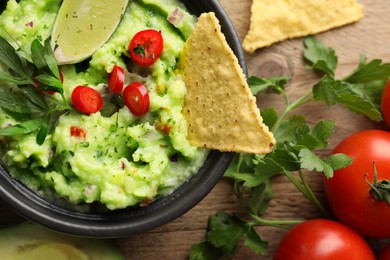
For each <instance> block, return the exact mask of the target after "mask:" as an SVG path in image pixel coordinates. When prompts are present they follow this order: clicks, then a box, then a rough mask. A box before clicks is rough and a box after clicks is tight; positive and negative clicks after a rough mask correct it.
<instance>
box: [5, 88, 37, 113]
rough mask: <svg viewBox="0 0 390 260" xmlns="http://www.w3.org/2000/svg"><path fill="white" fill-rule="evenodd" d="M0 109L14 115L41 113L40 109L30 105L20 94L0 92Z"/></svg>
mask: <svg viewBox="0 0 390 260" xmlns="http://www.w3.org/2000/svg"><path fill="white" fill-rule="evenodd" d="M0 107H1V108H4V109H5V110H9V111H11V112H15V113H21V114H32V113H40V112H43V111H42V109H41V108H40V107H38V106H36V105H35V104H33V103H31V102H30V101H29V99H28V98H26V97H25V96H24V95H23V94H22V92H20V93H15V92H0Z"/></svg>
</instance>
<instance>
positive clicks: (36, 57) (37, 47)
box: [31, 39, 47, 72]
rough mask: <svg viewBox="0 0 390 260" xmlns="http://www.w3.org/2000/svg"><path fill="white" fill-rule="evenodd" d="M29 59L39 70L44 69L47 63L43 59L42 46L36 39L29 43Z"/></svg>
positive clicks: (43, 51)
mask: <svg viewBox="0 0 390 260" xmlns="http://www.w3.org/2000/svg"><path fill="white" fill-rule="evenodd" d="M31 59H32V61H33V63H34V65H35V66H36V67H37V68H38V70H40V71H42V72H43V71H45V72H47V71H46V69H47V65H46V60H45V50H44V47H43V46H42V44H41V42H40V41H39V40H38V39H35V40H34V41H33V42H32V43H31Z"/></svg>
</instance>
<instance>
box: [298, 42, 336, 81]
mask: <svg viewBox="0 0 390 260" xmlns="http://www.w3.org/2000/svg"><path fill="white" fill-rule="evenodd" d="M304 44H305V46H306V48H305V50H304V52H303V55H304V57H305V58H306V59H307V60H308V61H309V62H310V64H311V68H312V69H316V70H319V71H322V72H324V73H326V74H328V75H329V76H332V77H333V76H334V72H335V70H336V66H337V60H338V59H337V56H336V54H335V51H334V50H333V49H332V48H325V46H324V45H323V44H322V43H321V42H320V41H319V40H317V38H316V37H314V36H309V37H306V38H305V41H304Z"/></svg>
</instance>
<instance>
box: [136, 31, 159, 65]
mask: <svg viewBox="0 0 390 260" xmlns="http://www.w3.org/2000/svg"><path fill="white" fill-rule="evenodd" d="M163 48H164V40H163V37H162V35H161V32H160V31H156V30H153V29H147V30H143V31H140V32H138V33H136V34H135V35H134V37H133V39H132V40H131V42H130V44H129V51H130V57H131V58H132V59H133V61H134V62H135V63H137V64H138V65H140V66H144V67H148V66H150V65H152V64H153V63H155V62H156V60H157V59H158V58H159V57H160V55H161V53H162V51H163Z"/></svg>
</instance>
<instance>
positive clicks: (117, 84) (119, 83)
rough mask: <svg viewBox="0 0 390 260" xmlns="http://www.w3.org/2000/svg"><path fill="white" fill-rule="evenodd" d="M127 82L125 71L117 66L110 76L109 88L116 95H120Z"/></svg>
mask: <svg viewBox="0 0 390 260" xmlns="http://www.w3.org/2000/svg"><path fill="white" fill-rule="evenodd" d="M124 82H125V71H124V70H123V69H122V68H121V67H119V66H117V65H115V66H114V68H113V69H112V72H111V73H110V75H108V88H109V89H110V90H111V91H112V92H114V93H115V94H120V93H121V92H122V89H123V84H124Z"/></svg>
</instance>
